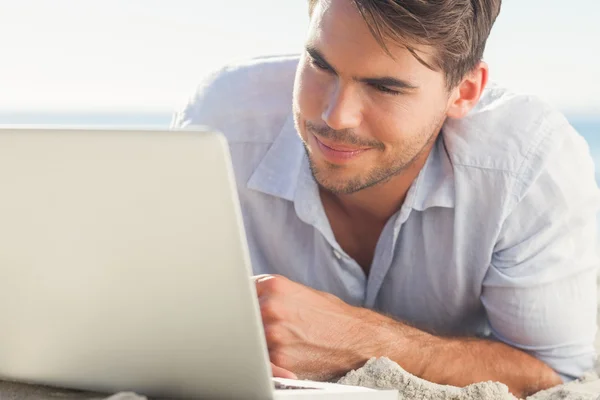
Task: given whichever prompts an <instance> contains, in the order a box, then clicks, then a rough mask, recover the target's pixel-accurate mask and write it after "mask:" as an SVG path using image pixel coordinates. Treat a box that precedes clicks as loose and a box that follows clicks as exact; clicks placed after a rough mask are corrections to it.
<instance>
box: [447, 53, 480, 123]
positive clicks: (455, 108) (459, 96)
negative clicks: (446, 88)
mask: <svg viewBox="0 0 600 400" xmlns="http://www.w3.org/2000/svg"><path fill="white" fill-rule="evenodd" d="M488 73H489V69H488V65H487V64H486V63H485V62H483V61H481V62H479V64H477V66H476V67H475V68H474V69H473V70H472V71H471V72H469V73H468V74H467V76H466V77H464V78H463V80H462V82H461V83H460V84H459V85H458V86H457V87H455V88H454V89H453V91H452V94H451V96H450V104H449V107H448V112H447V116H448V117H450V118H463V117H464V116H466V115H467V114H468V113H469V111H471V109H473V107H475V105H476V104H477V102H478V101H479V98H480V97H481V94H482V93H483V90H484V89H485V86H486V85H487V82H488Z"/></svg>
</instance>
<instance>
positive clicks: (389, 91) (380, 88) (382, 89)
mask: <svg viewBox="0 0 600 400" xmlns="http://www.w3.org/2000/svg"><path fill="white" fill-rule="evenodd" d="M371 86H372V87H373V88H374V89H375V90H377V91H379V92H382V93H385V94H391V95H399V94H401V92H399V91H397V90H393V89H390V88H389V87H387V86H383V85H378V84H372V85H371Z"/></svg>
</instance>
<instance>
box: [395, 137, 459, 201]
mask: <svg viewBox="0 0 600 400" xmlns="http://www.w3.org/2000/svg"><path fill="white" fill-rule="evenodd" d="M411 192H412V193H411ZM406 200H407V202H408V204H409V205H410V206H411V208H413V209H415V210H417V211H425V210H426V209H428V208H432V207H442V208H454V200H455V190H454V166H453V165H452V162H451V161H450V157H449V155H448V150H447V149H446V145H445V142H444V133H443V131H442V133H440V134H439V136H438V138H437V139H436V142H435V144H434V146H433V148H432V149H431V152H430V153H429V156H428V157H427V161H426V162H425V165H424V166H423V169H421V172H419V175H418V176H417V179H415V181H414V182H413V185H412V186H411V190H410V191H409V193H408V195H407V198H406Z"/></svg>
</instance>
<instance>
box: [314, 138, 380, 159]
mask: <svg viewBox="0 0 600 400" xmlns="http://www.w3.org/2000/svg"><path fill="white" fill-rule="evenodd" d="M311 136H312V138H313V139H314V140H315V142H316V144H317V147H318V148H319V150H320V152H321V154H322V155H323V156H324V157H325V159H326V160H327V161H329V162H331V163H334V164H341V163H345V162H348V161H350V160H353V159H356V158H357V157H359V156H361V155H362V154H364V153H366V152H367V151H369V150H370V148H360V147H358V148H357V147H350V146H345V145H342V144H338V143H335V142H330V141H327V140H324V139H319V138H317V137H316V136H315V135H311Z"/></svg>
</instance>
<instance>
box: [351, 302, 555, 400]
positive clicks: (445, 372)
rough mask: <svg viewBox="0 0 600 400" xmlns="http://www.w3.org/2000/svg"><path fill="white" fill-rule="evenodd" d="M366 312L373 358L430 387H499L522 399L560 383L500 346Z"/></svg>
mask: <svg viewBox="0 0 600 400" xmlns="http://www.w3.org/2000/svg"><path fill="white" fill-rule="evenodd" d="M365 311H366V310H365ZM366 312H367V313H369V314H370V315H369V316H368V317H367V318H365V317H362V319H363V320H367V321H370V323H369V324H365V326H370V327H372V328H373V327H375V328H374V329H373V333H372V334H370V335H368V336H370V337H371V338H373V339H372V340H374V341H376V342H377V343H379V345H378V346H377V347H378V350H377V353H378V354H380V355H386V356H387V357H389V358H390V359H392V360H394V361H396V362H397V363H398V364H399V365H401V366H402V368H404V369H405V370H406V371H408V372H410V373H412V374H413V375H416V376H418V377H421V378H423V379H426V380H428V381H431V382H435V383H439V384H445V385H453V386H458V387H463V386H467V385H469V384H472V383H477V382H485V381H498V382H502V383H504V384H506V385H507V386H508V388H509V390H510V391H511V392H512V393H513V394H514V395H515V396H518V397H523V398H524V397H526V396H527V395H530V394H532V393H535V392H538V391H540V390H543V389H547V388H550V387H552V386H556V385H558V384H560V383H561V379H560V377H559V376H558V374H556V372H554V371H553V370H552V369H551V368H550V367H548V366H547V365H546V364H544V363H543V362H541V361H539V360H538V359H536V358H535V357H532V356H530V355H528V354H526V353H524V352H522V351H519V350H517V349H515V348H512V347H510V346H508V345H506V344H504V343H500V342H497V341H492V340H484V339H476V338H442V337H437V336H434V335H431V334H429V333H426V332H423V331H420V330H418V329H416V328H413V327H410V326H408V325H405V324H403V323H400V322H397V321H394V320H392V319H390V318H387V317H384V316H381V315H377V314H375V313H373V312H371V311H366ZM365 356H366V355H365Z"/></svg>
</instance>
